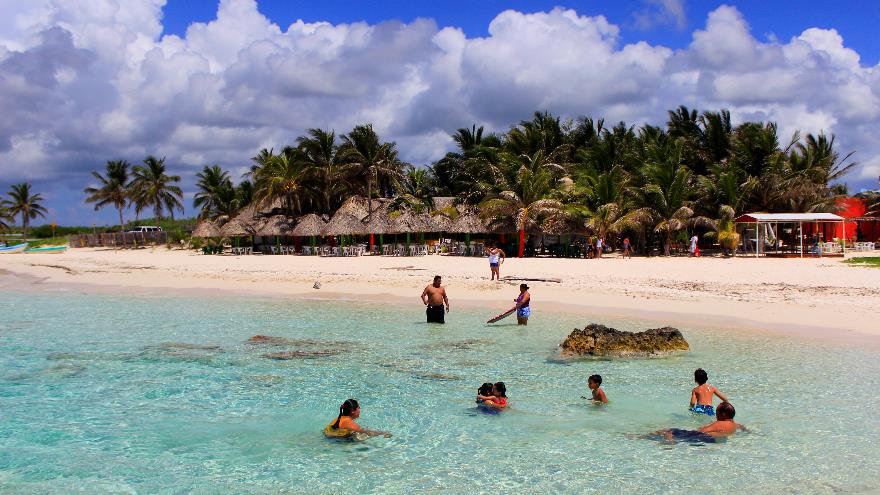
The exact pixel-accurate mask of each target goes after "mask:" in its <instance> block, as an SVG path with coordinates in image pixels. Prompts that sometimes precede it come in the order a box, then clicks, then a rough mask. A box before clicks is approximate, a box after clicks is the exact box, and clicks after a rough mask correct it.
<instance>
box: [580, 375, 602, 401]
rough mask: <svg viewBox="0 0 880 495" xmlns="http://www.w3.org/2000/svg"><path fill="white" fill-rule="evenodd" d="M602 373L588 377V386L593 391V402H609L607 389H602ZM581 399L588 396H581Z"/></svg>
mask: <svg viewBox="0 0 880 495" xmlns="http://www.w3.org/2000/svg"><path fill="white" fill-rule="evenodd" d="M601 385H602V375H590V377H589V378H587V387H588V388H589V389H590V391H591V392H592V398H591V400H592V401H593V402H599V403H602V404H608V397H606V396H605V391H604V390H602V387H601ZM581 399H586V397H583V396H581Z"/></svg>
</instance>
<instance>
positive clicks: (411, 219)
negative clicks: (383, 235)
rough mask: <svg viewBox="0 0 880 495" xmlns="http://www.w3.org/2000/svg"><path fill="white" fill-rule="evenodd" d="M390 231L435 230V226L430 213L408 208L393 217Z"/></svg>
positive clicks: (403, 232) (400, 232) (392, 232)
mask: <svg viewBox="0 0 880 495" xmlns="http://www.w3.org/2000/svg"><path fill="white" fill-rule="evenodd" d="M388 232H389V233H391V234H405V233H407V232H409V233H413V234H416V233H424V232H435V227H434V222H433V221H432V220H431V217H430V216H429V215H427V214H424V213H422V214H419V213H415V212H413V211H411V210H406V211H403V212H401V213H400V215H397V216H395V217H394V218H392V219H391V225H390V226H389V227H388Z"/></svg>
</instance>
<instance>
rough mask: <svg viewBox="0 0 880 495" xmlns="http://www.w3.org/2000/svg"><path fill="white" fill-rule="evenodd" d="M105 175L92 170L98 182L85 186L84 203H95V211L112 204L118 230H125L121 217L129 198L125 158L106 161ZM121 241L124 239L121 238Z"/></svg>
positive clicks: (127, 165)
mask: <svg viewBox="0 0 880 495" xmlns="http://www.w3.org/2000/svg"><path fill="white" fill-rule="evenodd" d="M106 166H107V172H106V176H104V175H101V174H100V172H97V171H92V177H94V178H95V179H96V180H97V181H98V184H100V185H99V186H98V187H92V186H89V187H87V188H85V191H84V192H85V193H86V194H88V196H87V197H86V203H95V211H98V210H100V209H101V208H103V207H105V206H108V205H113V206H115V207H116V211H117V212H118V213H119V231H120V232H123V231H125V221H124V220H123V218H122V211H123V210H124V209H125V205H126V203H128V200H129V189H128V167H129V163H128V162H127V161H125V160H110V161H108V162H107V165H106ZM123 241H125V239H124V238H123Z"/></svg>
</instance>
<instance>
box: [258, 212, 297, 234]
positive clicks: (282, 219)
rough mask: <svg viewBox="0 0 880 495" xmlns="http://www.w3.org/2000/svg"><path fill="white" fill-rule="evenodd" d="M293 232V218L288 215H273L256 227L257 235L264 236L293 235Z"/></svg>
mask: <svg viewBox="0 0 880 495" xmlns="http://www.w3.org/2000/svg"><path fill="white" fill-rule="evenodd" d="M292 232H293V219H292V218H290V217H288V216H286V215H273V216H271V217H269V218H267V219H265V220H264V221H262V222H261V224H260V225H259V226H258V227H257V229H256V232H255V235H258V236H263V237H269V236H277V237H282V236H288V235H292Z"/></svg>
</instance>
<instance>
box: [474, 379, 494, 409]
mask: <svg viewBox="0 0 880 495" xmlns="http://www.w3.org/2000/svg"><path fill="white" fill-rule="evenodd" d="M494 398H495V397H494V396H493V395H492V384H491V383H488V382H487V383H484V384H482V385H480V388H478V389H477V404H482V403H484V402H486V401H487V400H492V399H494Z"/></svg>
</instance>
